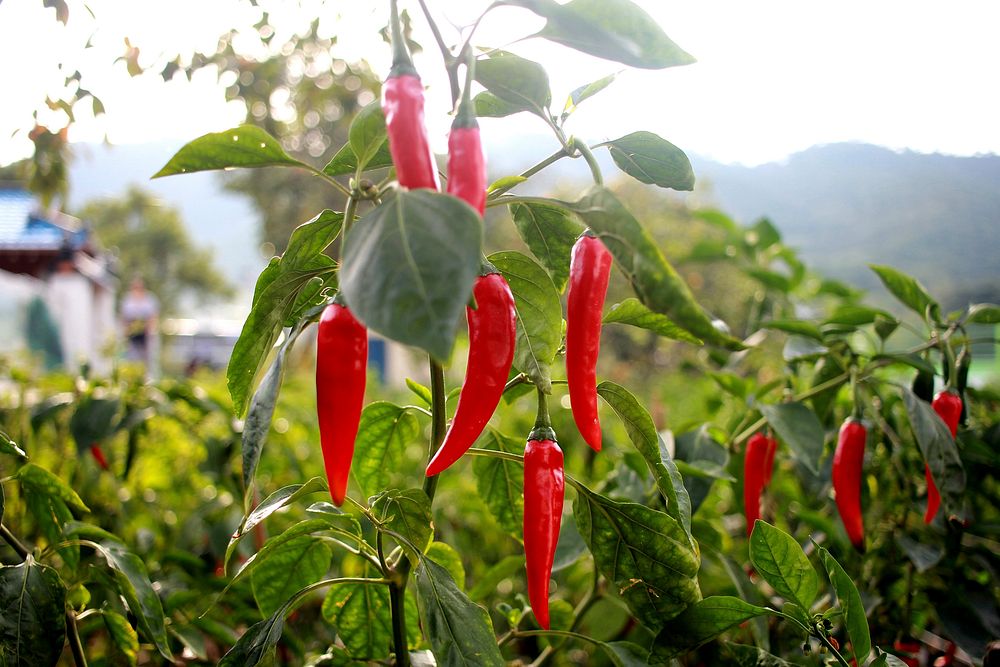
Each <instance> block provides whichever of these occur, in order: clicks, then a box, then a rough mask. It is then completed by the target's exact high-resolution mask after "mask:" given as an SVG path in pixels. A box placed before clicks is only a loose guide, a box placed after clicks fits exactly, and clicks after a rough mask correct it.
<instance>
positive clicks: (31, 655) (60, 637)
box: [0, 554, 66, 667]
mask: <svg viewBox="0 0 1000 667" xmlns="http://www.w3.org/2000/svg"><path fill="white" fill-rule="evenodd" d="M0 609H3V613H0V660H2V661H3V664H4V665H11V667H22V666H23V667H28V666H29V665H31V666H32V667H34V666H35V665H37V666H38V667H49V666H52V665H55V664H56V663H57V662H58V661H59V656H60V654H61V653H62V650H63V646H64V645H65V643H66V587H65V586H64V585H63V583H62V581H61V580H60V579H59V575H58V573H56V571H55V570H54V569H52V568H51V567H48V566H46V565H42V564H41V563H37V562H35V559H34V557H33V556H31V555H30V554H29V555H28V558H27V559H26V560H25V561H24V562H23V563H21V564H19V565H9V566H3V565H0Z"/></svg>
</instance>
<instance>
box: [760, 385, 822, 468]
mask: <svg viewBox="0 0 1000 667" xmlns="http://www.w3.org/2000/svg"><path fill="white" fill-rule="evenodd" d="M758 408H759V409H760V412H761V414H762V415H764V418H765V419H767V423H768V424H770V425H771V428H773V429H774V430H775V431H776V432H777V433H778V437H779V438H781V440H782V441H783V442H785V443H786V444H787V445H788V446H789V447H790V448H791V450H792V452H793V453H794V455H795V457H796V458H797V459H798V460H799V461H801V462H802V464H803V465H805V466H806V467H807V468H809V470H811V471H812V472H813V473H814V474H817V475H818V474H819V458H820V456H821V455H822V453H823V438H824V434H823V425H822V424H821V423H820V421H819V418H818V417H817V416H816V413H814V412H813V411H812V410H810V409H809V408H808V407H806V406H805V405H804V404H802V403H778V404H776V405H759V406H758Z"/></svg>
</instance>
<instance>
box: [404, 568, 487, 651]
mask: <svg viewBox="0 0 1000 667" xmlns="http://www.w3.org/2000/svg"><path fill="white" fill-rule="evenodd" d="M413 576H414V579H415V582H416V587H417V600H418V602H419V607H420V620H421V624H422V626H423V628H424V632H425V633H426V634H427V638H428V639H429V640H430V643H431V650H432V651H433V652H434V657H435V658H436V659H437V664H438V665H439V666H440V667H455V666H461V667H471V666H473V665H475V666H482V667H503V665H504V664H506V663H505V661H504V659H503V657H502V656H501V655H500V649H499V648H498V647H497V643H496V638H495V637H494V635H493V624H492V623H491V622H490V617H489V614H487V613H486V610H485V609H483V608H482V607H480V606H479V605H477V604H475V603H474V602H472V600H470V599H469V598H468V597H467V596H466V595H465V593H463V592H462V591H461V589H459V588H458V586H456V585H455V582H454V580H453V579H452V578H451V575H450V574H448V571H447V570H446V569H445V568H443V567H441V566H440V565H438V564H437V563H435V562H434V561H432V560H430V559H428V558H422V559H420V563H419V564H418V565H417V567H416V569H415V570H414V571H413Z"/></svg>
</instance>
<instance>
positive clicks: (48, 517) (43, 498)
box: [16, 463, 90, 569]
mask: <svg viewBox="0 0 1000 667" xmlns="http://www.w3.org/2000/svg"><path fill="white" fill-rule="evenodd" d="M16 477H17V479H18V481H19V482H20V483H21V490H22V492H23V493H24V501H25V506H26V507H27V509H28V512H29V513H30V514H31V516H32V517H34V519H35V521H36V523H37V525H38V528H39V530H41V533H42V535H44V536H45V539H46V540H47V541H48V543H49V544H58V543H59V542H62V541H63V540H62V534H63V528H64V527H65V526H66V525H67V524H68V523H70V522H72V521H73V516H74V513H75V514H76V515H78V516H79V515H80V514H83V513H85V512H89V511H90V510H89V509H88V508H87V506H86V505H84V504H83V501H82V500H81V499H80V496H78V495H77V493H76V491H74V490H73V489H71V488H70V487H69V485H67V484H66V482H64V481H63V480H62V479H60V478H59V477H56V476H55V475H53V474H52V473H51V472H49V471H48V470H46V469H45V468H42V467H40V466H37V465H35V464H34V463H28V464H26V465H25V466H23V467H22V468H21V469H20V470H18V471H17V474H16ZM59 555H60V556H62V558H63V560H65V561H66V564H67V565H69V566H70V568H74V569H75V568H76V566H77V564H78V563H79V562H80V547H78V546H76V545H70V546H66V547H62V548H60V549H59Z"/></svg>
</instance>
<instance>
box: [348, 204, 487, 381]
mask: <svg viewBox="0 0 1000 667" xmlns="http://www.w3.org/2000/svg"><path fill="white" fill-rule="evenodd" d="M482 241H483V223H482V220H481V219H480V217H479V214H478V213H477V212H476V211H475V209H473V208H472V207H471V206H469V205H468V204H466V203H465V202H463V201H461V200H460V199H458V198H456V197H452V196H450V195H445V194H441V193H438V192H433V191H431V190H426V189H420V190H400V191H398V192H397V193H396V194H395V195H394V196H392V197H390V198H389V199H387V200H386V201H384V202H383V203H382V204H380V205H379V206H378V207H376V208H375V209H373V210H372V211H371V212H369V213H368V214H366V215H365V216H363V217H362V218H361V219H359V220H358V221H357V222H356V223H355V225H354V227H353V228H351V233H350V234H348V235H347V240H346V247H345V249H344V266H343V268H342V269H341V273H340V286H341V290H342V292H343V295H344V298H345V299H346V301H347V305H348V306H349V307H350V308H351V310H352V311H353V313H354V315H355V316H357V318H358V319H359V320H361V321H362V322H363V323H364V324H365V325H366V326H367V327H368V328H370V329H374V330H375V331H378V332H379V333H381V334H382V335H384V336H386V337H388V338H391V339H393V340H396V341H399V342H401V343H404V344H406V345H413V346H416V347H419V348H421V349H423V350H426V351H427V352H428V353H430V355H431V356H432V357H434V358H435V359H438V360H440V361H445V360H447V359H448V357H449V356H450V355H451V349H452V346H453V345H454V343H455V335H456V333H457V328H458V322H459V318H460V317H461V315H462V313H463V312H464V309H465V305H466V303H467V302H468V301H469V296H470V295H471V294H472V285H473V283H474V282H475V280H476V277H477V276H478V274H479V267H480V252H481V248H482Z"/></svg>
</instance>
